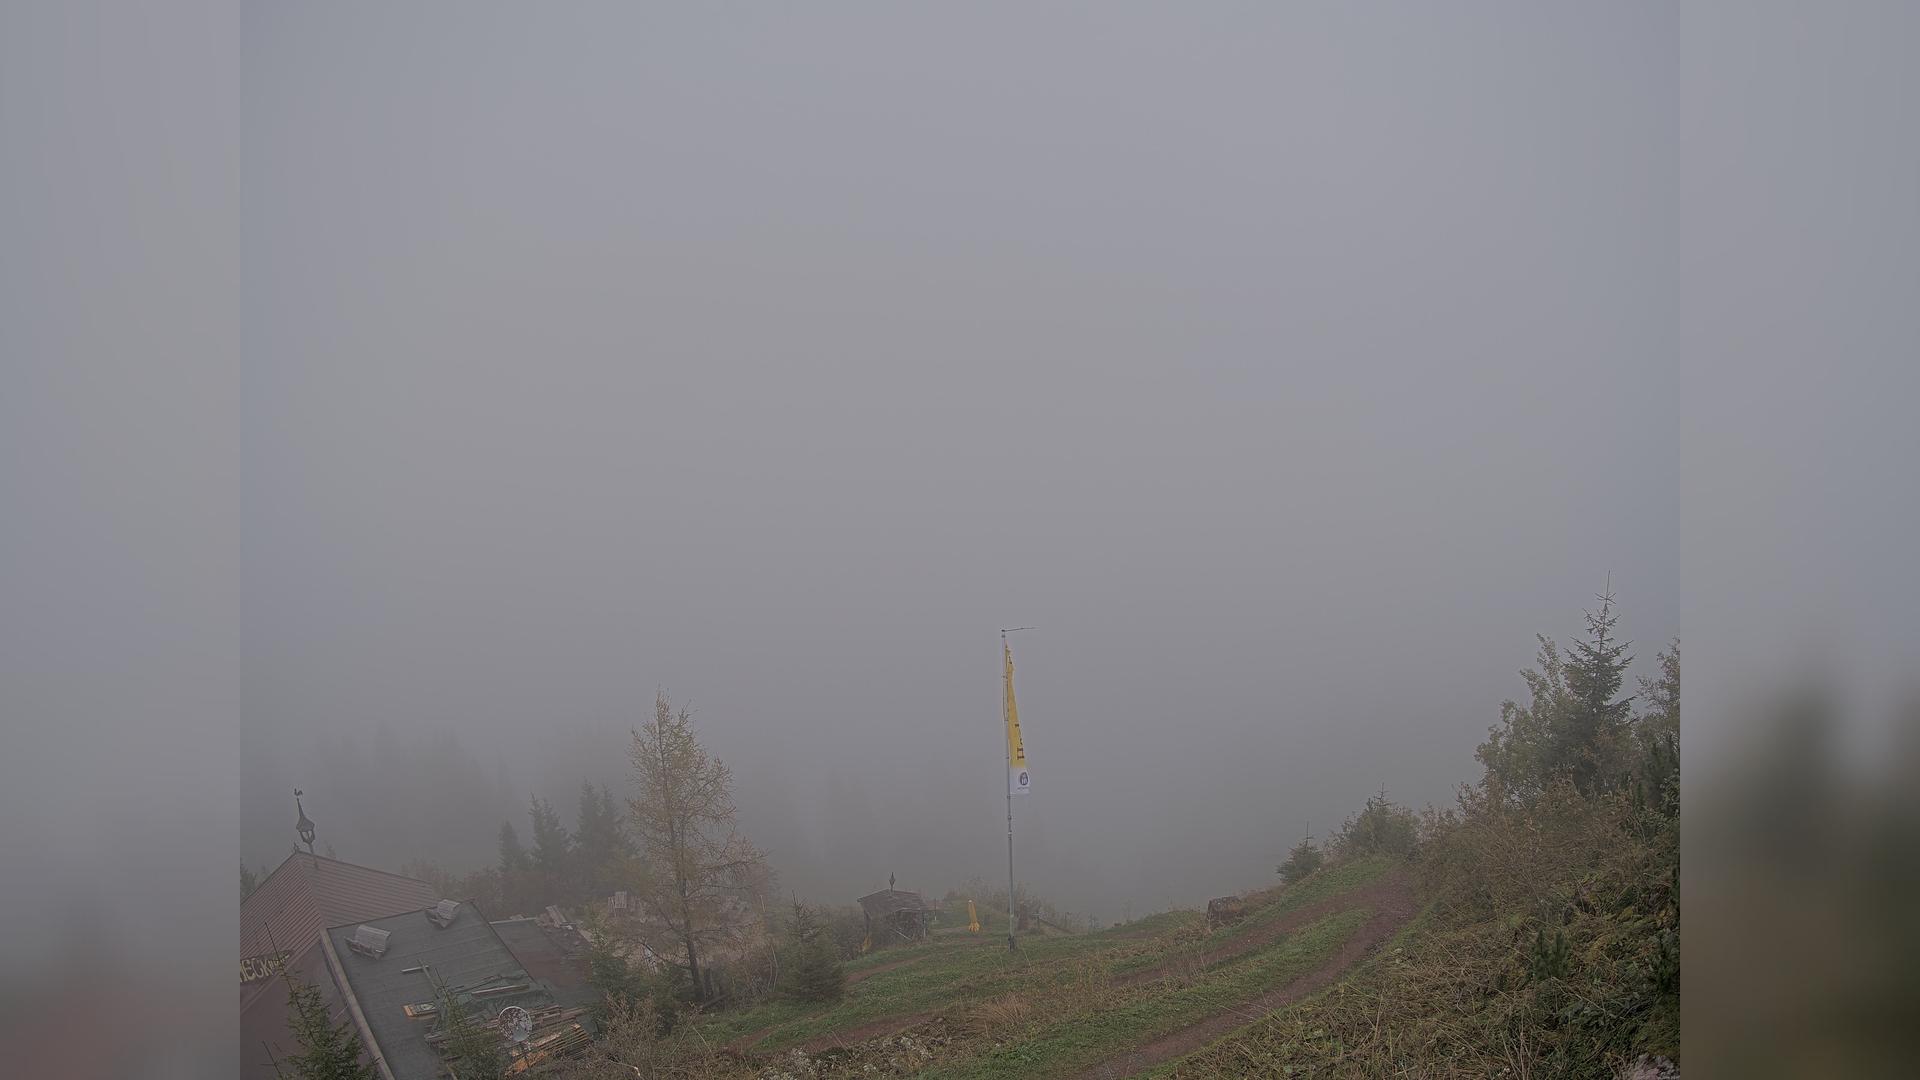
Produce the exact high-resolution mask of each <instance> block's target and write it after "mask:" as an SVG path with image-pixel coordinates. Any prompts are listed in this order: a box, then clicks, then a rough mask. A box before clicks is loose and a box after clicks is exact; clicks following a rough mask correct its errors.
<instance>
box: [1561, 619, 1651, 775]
mask: <svg viewBox="0 0 1920 1080" xmlns="http://www.w3.org/2000/svg"><path fill="white" fill-rule="evenodd" d="M1598 599H1599V600H1600V611H1599V612H1598V613H1597V614H1596V613H1594V612H1591V611H1589V612H1586V618H1587V640H1585V641H1576V642H1574V643H1573V645H1572V646H1571V647H1570V648H1569V649H1568V650H1567V652H1568V656H1567V692H1568V695H1569V697H1570V698H1571V701H1570V702H1569V704H1570V705H1571V708H1569V709H1568V710H1567V714H1566V716H1565V717H1564V718H1563V720H1562V722H1561V725H1560V730H1559V731H1558V732H1557V735H1558V738H1557V739H1555V745H1554V747H1553V751H1552V762H1553V769H1554V771H1556V772H1562V773H1564V774H1565V775H1567V776H1568V777H1569V778H1571V779H1572V780H1573V784H1574V787H1576V788H1578V789H1579V790H1581V791H1583V792H1586V793H1589V794H1591V793H1592V792H1594V791H1597V790H1599V789H1601V788H1603V787H1605V786H1607V784H1608V783H1610V782H1611V781H1612V780H1614V779H1615V777H1614V776H1613V775H1612V771H1613V769H1614V768H1615V767H1616V766H1617V764H1618V763H1619V761H1620V759H1621V755H1622V753H1623V751H1624V750H1625V747H1624V745H1623V743H1624V741H1625V734H1626V731H1627V727H1628V724H1629V723H1630V721H1631V719H1632V709H1633V698H1632V697H1631V696H1629V697H1624V698H1620V699H1619V700H1618V701H1616V700H1614V698H1615V696H1616V695H1618V694H1619V693H1620V684H1621V683H1622V682H1623V681H1625V679H1626V672H1627V665H1628V664H1630V663H1632V662H1633V657H1631V656H1628V655H1627V647H1628V645H1629V644H1631V643H1630V642H1625V641H1619V640H1617V639H1616V638H1615V637H1614V636H1613V625H1614V623H1616V622H1618V621H1619V618H1620V616H1619V615H1618V614H1616V613H1615V612H1614V610H1613V591H1612V589H1611V588H1609V589H1608V591H1607V592H1605V593H1603V594H1601V595H1600V597H1599V598H1598Z"/></svg>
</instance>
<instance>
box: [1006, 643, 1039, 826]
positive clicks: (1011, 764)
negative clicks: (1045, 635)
mask: <svg viewBox="0 0 1920 1080" xmlns="http://www.w3.org/2000/svg"><path fill="white" fill-rule="evenodd" d="M1000 648H1001V649H1002V650H1004V651H1005V652H1006V656H1007V794H1009V795H1025V794H1026V793H1027V792H1029V791H1031V790H1033V776H1032V774H1030V773H1028V772H1027V744H1026V743H1025V742H1023V741H1021V738H1020V707H1019V706H1018V705H1016V704H1014V701H1013V649H1012V648H1011V647H1009V646H1008V645H1007V644H1006V642H1004V641H1003V642H1001V643H1000Z"/></svg>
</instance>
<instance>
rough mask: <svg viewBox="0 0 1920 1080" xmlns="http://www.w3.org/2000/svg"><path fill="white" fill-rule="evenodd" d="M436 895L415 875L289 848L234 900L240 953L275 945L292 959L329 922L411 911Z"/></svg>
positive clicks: (257, 951) (267, 949)
mask: <svg viewBox="0 0 1920 1080" xmlns="http://www.w3.org/2000/svg"><path fill="white" fill-rule="evenodd" d="M439 899H440V894H439V891H438V890H436V889H435V888H434V887H433V886H432V885H430V884H428V883H427V882H424V881H421V880H420V879H418V878H410V877H404V876H402V875H400V874H390V873H388V872H386V871H385V870H375V869H373V868H372V867H370V866H355V865H354V864H353V863H345V862H341V861H339V860H338V859H329V858H326V857H324V856H320V855H308V854H306V853H304V852H294V853H293V854H291V855H289V856H287V860H286V861H285V862H283V863H281V864H280V865H279V866H278V867H277V868H276V869H275V870H274V871H273V873H271V874H268V875H267V880H265V881H263V882H261V883H260V887H259V888H257V889H255V890H254V891H253V895H251V896H249V897H247V898H246V899H245V900H243V901H241V903H240V955H241V956H242V957H247V956H259V955H262V954H264V953H270V952H273V951H274V950H275V948H276V947H277V948H279V949H282V950H285V951H287V952H290V953H292V954H293V955H294V956H295V957H298V956H300V955H301V954H303V953H305V952H306V951H307V950H308V949H309V948H312V947H313V946H315V945H317V944H319V942H320V931H321V930H323V929H325V928H326V927H329V926H339V925H340V924H342V923H349V922H358V921H360V920H364V919H377V918H381V917H382V916H386V915H398V914H400V913H401V912H403V911H416V910H418V909H420V908H424V907H428V906H430V905H432V904H433V903H434V902H436V901H438V900H439Z"/></svg>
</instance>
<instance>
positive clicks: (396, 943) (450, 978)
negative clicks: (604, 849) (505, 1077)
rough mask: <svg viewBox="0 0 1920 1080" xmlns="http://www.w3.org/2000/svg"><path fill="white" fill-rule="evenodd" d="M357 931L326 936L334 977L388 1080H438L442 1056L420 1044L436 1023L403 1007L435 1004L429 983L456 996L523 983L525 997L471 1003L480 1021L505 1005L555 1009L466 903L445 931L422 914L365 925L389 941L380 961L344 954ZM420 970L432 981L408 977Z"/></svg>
mask: <svg viewBox="0 0 1920 1080" xmlns="http://www.w3.org/2000/svg"><path fill="white" fill-rule="evenodd" d="M359 925H360V924H359V923H350V924H348V925H345V926H334V927H329V928H327V931H326V933H327V937H328V938H329V939H330V940H331V941H332V942H333V947H334V956H335V957H337V958H338V961H339V965H340V969H341V970H340V972H339V974H341V975H342V976H344V977H345V979H346V981H347V984H348V986H349V987H350V988H351V989H352V991H353V996H354V998H355V999H356V1000H357V1001H359V1003H360V1009H361V1012H362V1013H363V1014H364V1015H365V1016H366V1018H367V1026H368V1027H369V1028H371V1029H372V1030H373V1037H374V1041H375V1042H377V1043H379V1044H380V1047H379V1049H380V1054H381V1056H382V1057H384V1058H385V1059H386V1062H387V1067H388V1068H390V1069H392V1070H393V1075H394V1080H436V1078H438V1077H440V1076H441V1075H442V1070H441V1066H440V1056H439V1055H438V1054H437V1053H435V1052H434V1050H433V1048H432V1047H431V1046H428V1045H427V1041H426V1035H427V1032H428V1031H431V1030H433V1028H434V1022H433V1021H430V1020H414V1019H411V1018H409V1017H408V1016H407V1014H406V1013H405V1012H404V1011H403V1010H404V1008H405V1006H407V1005H411V1004H417V1003H420V1002H428V1001H432V1000H434V980H438V981H440V982H442V983H445V984H446V985H447V986H448V987H449V988H452V989H455V990H458V989H460V988H467V989H472V988H477V987H482V986H485V985H488V984H491V985H494V986H501V985H513V984H516V983H525V984H528V986H529V989H527V990H526V991H522V992H511V993H501V994H489V995H482V996H481V997H480V998H476V999H473V1000H472V1001H471V1003H470V1006H469V1007H470V1008H471V1009H472V1011H473V1014H474V1017H475V1018H476V1019H479V1020H487V1019H491V1018H492V1017H493V1016H494V1014H496V1013H498V1012H499V1011H500V1010H501V1009H503V1008H505V1007H506V1006H508V1005H519V1006H522V1007H523V1008H526V1009H528V1010H529V1011H531V1010H533V1009H537V1008H539V1007H541V1006H544V1005H551V1004H554V997H553V994H552V993H551V991H550V990H549V989H548V988H547V986H546V985H545V984H544V983H542V982H540V981H539V980H537V979H535V978H534V977H533V976H531V975H529V974H528V973H527V972H526V970H525V969H524V968H523V967H522V966H521V964H520V962H519V961H518V960H516V959H515V958H514V955H513V953H512V952H511V951H510V950H508V948H507V946H506V943H505V942H503V941H501V940H500V935H499V934H497V933H495V932H494V929H493V927H492V925H491V924H489V923H488V922H487V920H486V918H485V916H483V915H481V913H480V910H479V909H478V908H476V907H474V905H473V903H472V901H468V902H467V903H465V904H463V905H461V911H460V913H459V916H458V917H457V918H456V919H454V921H453V925H451V926H449V927H447V928H446V929H444V930H443V929H441V928H439V927H437V926H434V925H433V923H432V922H431V921H429V920H428V918H427V913H426V911H425V910H421V911H410V912H407V913H406V914H404V915H393V916H389V917H387V918H384V919H368V920H366V925H368V926H372V927H376V928H378V929H381V930H386V931H388V933H389V934H390V936H389V937H388V939H387V952H386V955H385V956H382V957H380V958H379V959H374V958H372V957H368V956H362V955H360V954H358V953H355V952H351V951H349V950H348V948H347V941H348V939H349V938H351V937H352V936H353V933H354V930H355V928H356V927H358V926H359ZM422 965H424V966H425V967H426V968H427V969H428V970H430V971H431V972H432V975H433V979H429V978H428V973H427V971H410V970H408V969H410V968H419V967H421V966H422ZM462 997H463V998H464V995H462Z"/></svg>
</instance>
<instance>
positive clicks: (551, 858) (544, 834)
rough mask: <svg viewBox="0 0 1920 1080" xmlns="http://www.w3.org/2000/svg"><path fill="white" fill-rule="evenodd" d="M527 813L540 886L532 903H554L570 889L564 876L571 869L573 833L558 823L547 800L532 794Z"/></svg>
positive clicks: (534, 869)
mask: <svg viewBox="0 0 1920 1080" xmlns="http://www.w3.org/2000/svg"><path fill="white" fill-rule="evenodd" d="M527 813H528V816H529V817H531V818H532V819H533V856H532V866H533V877H534V880H535V881H536V882H537V883H538V887H539V895H538V896H536V897H535V898H534V900H535V904H536V906H542V905H545V904H551V903H556V902H558V901H560V900H562V899H564V898H565V897H564V895H563V894H565V893H567V892H569V891H571V890H569V889H568V887H567V879H568V878H569V877H570V876H571V875H572V871H573V837H572V836H570V835H568V833H567V827H566V826H565V825H562V824H561V823H560V812H559V811H557V810H555V809H554V808H553V804H552V803H550V802H548V801H547V800H545V799H542V798H540V797H539V796H537V795H536V796H534V797H533V799H532V801H531V802H530V803H529V804H528V809H527Z"/></svg>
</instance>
